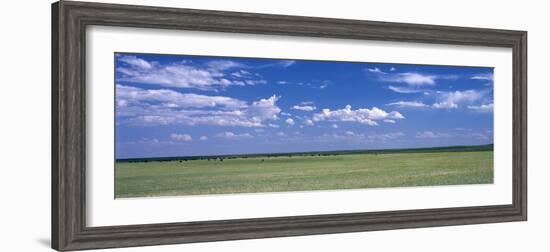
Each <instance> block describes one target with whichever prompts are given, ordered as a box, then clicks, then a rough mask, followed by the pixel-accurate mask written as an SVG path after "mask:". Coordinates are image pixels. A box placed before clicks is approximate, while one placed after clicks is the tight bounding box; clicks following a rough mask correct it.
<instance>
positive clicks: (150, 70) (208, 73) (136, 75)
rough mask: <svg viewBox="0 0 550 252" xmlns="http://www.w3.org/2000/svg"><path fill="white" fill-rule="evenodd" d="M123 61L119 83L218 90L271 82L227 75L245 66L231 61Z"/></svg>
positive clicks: (127, 58) (246, 74)
mask: <svg viewBox="0 0 550 252" xmlns="http://www.w3.org/2000/svg"><path fill="white" fill-rule="evenodd" d="M118 60H119V61H121V62H124V63H126V64H127V65H120V66H117V68H116V71H117V72H119V73H120V76H117V81H118V82H135V83H142V84H149V85H160V86H166V87H177V88H195V89H200V90H217V89H219V88H225V87H227V86H232V85H239V86H243V85H258V84H265V83H267V81H265V80H262V79H257V78H256V77H255V76H256V75H255V74H252V73H250V72H247V71H244V70H242V69H241V70H237V71H233V72H232V73H229V72H226V71H228V70H231V69H234V68H242V67H245V66H243V65H242V64H240V63H237V62H233V61H228V60H214V61H210V62H207V63H206V64H205V65H199V64H193V63H191V62H189V61H180V62H173V63H167V64H160V63H158V62H148V61H146V60H144V59H141V58H138V57H136V56H133V55H131V56H129V55H125V56H119V58H118Z"/></svg>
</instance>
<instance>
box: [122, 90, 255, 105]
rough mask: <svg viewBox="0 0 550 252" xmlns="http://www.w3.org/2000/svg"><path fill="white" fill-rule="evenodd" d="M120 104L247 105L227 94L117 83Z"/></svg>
mask: <svg viewBox="0 0 550 252" xmlns="http://www.w3.org/2000/svg"><path fill="white" fill-rule="evenodd" d="M116 98H117V101H119V102H118V104H120V103H121V102H124V103H125V104H126V105H127V103H136V102H161V103H164V104H165V105H166V106H168V107H179V108H204V107H217V106H221V107H228V108H242V107H246V102H245V101H241V100H238V99H234V98H230V97H225V96H207V95H198V94H193V93H179V92H176V91H173V90H168V89H155V90H152V89H141V88H136V87H130V86H124V85H118V84H117V85H116Z"/></svg>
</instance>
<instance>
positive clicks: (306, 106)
mask: <svg viewBox="0 0 550 252" xmlns="http://www.w3.org/2000/svg"><path fill="white" fill-rule="evenodd" d="M292 109H295V110H301V111H313V110H316V109H317V107H315V106H310V105H303V106H302V105H294V106H293V107H292Z"/></svg>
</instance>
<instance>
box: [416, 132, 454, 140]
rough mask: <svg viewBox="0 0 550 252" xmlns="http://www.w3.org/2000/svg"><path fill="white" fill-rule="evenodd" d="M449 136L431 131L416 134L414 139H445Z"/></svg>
mask: <svg viewBox="0 0 550 252" xmlns="http://www.w3.org/2000/svg"><path fill="white" fill-rule="evenodd" d="M450 136H451V135H449V134H447V133H437V132H432V131H423V132H417V133H416V138H430V139H433V138H447V137H450Z"/></svg>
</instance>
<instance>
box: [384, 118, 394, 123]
mask: <svg viewBox="0 0 550 252" xmlns="http://www.w3.org/2000/svg"><path fill="white" fill-rule="evenodd" d="M384 122H387V123H395V120H391V119H384Z"/></svg>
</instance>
